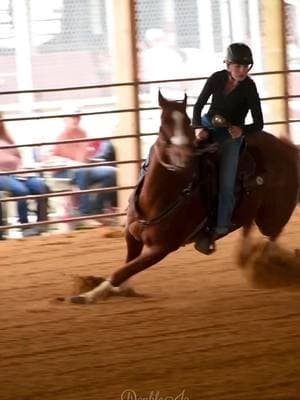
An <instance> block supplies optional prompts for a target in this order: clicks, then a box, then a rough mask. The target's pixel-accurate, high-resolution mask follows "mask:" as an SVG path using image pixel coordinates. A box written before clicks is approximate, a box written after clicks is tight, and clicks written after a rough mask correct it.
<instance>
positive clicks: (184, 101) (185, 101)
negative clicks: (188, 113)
mask: <svg viewBox="0 0 300 400" xmlns="http://www.w3.org/2000/svg"><path fill="white" fill-rule="evenodd" d="M183 104H184V107H186V106H187V94H186V92H185V93H184V99H183Z"/></svg>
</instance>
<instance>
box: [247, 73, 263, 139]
mask: <svg viewBox="0 0 300 400" xmlns="http://www.w3.org/2000/svg"><path fill="white" fill-rule="evenodd" d="M248 101H249V109H250V112H251V116H252V120H253V123H252V124H248V125H244V126H243V133H244V134H246V135H247V134H249V133H253V132H260V131H261V130H262V129H263V127H264V119H263V114H262V110H261V103H260V98H259V95H258V92H257V89H256V85H255V83H254V82H253V81H252V84H251V85H250V87H249V97H248Z"/></svg>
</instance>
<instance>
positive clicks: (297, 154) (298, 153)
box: [279, 136, 300, 203]
mask: <svg viewBox="0 0 300 400" xmlns="http://www.w3.org/2000/svg"><path fill="white" fill-rule="evenodd" d="M279 139H280V141H281V142H282V143H284V144H285V145H286V146H287V147H288V148H289V149H290V155H291V158H292V159H294V161H295V164H296V165H297V166H298V203H300V145H295V144H294V143H293V142H292V141H291V140H290V139H288V138H287V137H286V136H280V137H279Z"/></svg>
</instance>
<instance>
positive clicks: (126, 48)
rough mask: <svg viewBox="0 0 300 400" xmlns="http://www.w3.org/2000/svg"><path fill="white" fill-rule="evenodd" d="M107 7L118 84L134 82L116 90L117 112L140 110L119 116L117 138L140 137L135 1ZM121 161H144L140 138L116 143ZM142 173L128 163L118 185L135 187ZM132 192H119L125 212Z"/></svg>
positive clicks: (120, 0) (118, 0)
mask: <svg viewBox="0 0 300 400" xmlns="http://www.w3.org/2000/svg"><path fill="white" fill-rule="evenodd" d="M107 7H108V9H109V13H110V17H111V18H110V20H111V21H113V26H112V33H113V43H112V49H113V56H114V60H113V65H114V67H115V71H114V81H115V82H120V83H122V82H134V83H135V84H133V85H131V86H130V85H127V86H121V87H116V88H115V89H114V96H115V98H116V108H117V109H136V111H135V112H124V113H119V114H118V124H117V126H116V128H115V135H118V134H120V133H123V134H124V133H127V134H132V135H137V136H138V135H139V134H140V124H139V111H138V108H139V100H138V85H137V82H138V66H137V46H136V23H135V9H134V0H108V1H107ZM114 143H115V145H116V149H117V157H118V161H124V160H128V159H141V153H140V140H139V138H138V137H135V138H129V139H127V140H126V143H124V140H115V141H114ZM139 170H140V165H139V164H127V165H122V166H120V167H118V174H117V175H118V186H124V185H125V186H128V185H135V184H136V182H137V179H138V174H139ZM129 194H130V191H123V193H121V192H119V193H118V196H119V198H118V203H119V207H120V209H121V210H124V209H125V208H126V207H127V204H128V196H129Z"/></svg>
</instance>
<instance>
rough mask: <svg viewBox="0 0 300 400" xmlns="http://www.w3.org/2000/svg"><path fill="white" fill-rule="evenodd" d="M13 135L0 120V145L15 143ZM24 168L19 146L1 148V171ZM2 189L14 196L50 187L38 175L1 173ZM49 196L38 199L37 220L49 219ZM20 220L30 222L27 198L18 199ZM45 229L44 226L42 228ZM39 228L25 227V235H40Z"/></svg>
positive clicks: (26, 194) (37, 192) (41, 192)
mask: <svg viewBox="0 0 300 400" xmlns="http://www.w3.org/2000/svg"><path fill="white" fill-rule="evenodd" d="M14 144H15V142H14V141H13V139H12V137H11V136H10V135H9V134H8V132H7V131H6V129H5V126H4V123H3V121H2V120H0V146H7V145H14ZM21 168H22V160H21V153H20V152H19V150H18V149H17V148H13V149H0V171H1V172H5V171H14V170H17V169H21ZM0 190H2V191H7V192H10V193H11V194H12V195H13V196H28V195H32V194H43V193H47V192H48V188H47V186H46V184H45V183H44V181H43V179H42V178H40V177H36V176H26V175H25V174H24V175H20V176H16V175H10V174H7V175H0ZM47 200H48V199H47V198H43V199H39V200H37V220H38V221H45V220H47ZM17 208H18V216H19V222H20V223H21V224H24V223H28V222H29V221H28V208H27V201H26V200H18V201H17ZM42 230H44V228H43V229H42ZM42 230H41V229H39V228H23V229H22V231H23V236H33V235H38V234H40V233H41V232H42Z"/></svg>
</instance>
